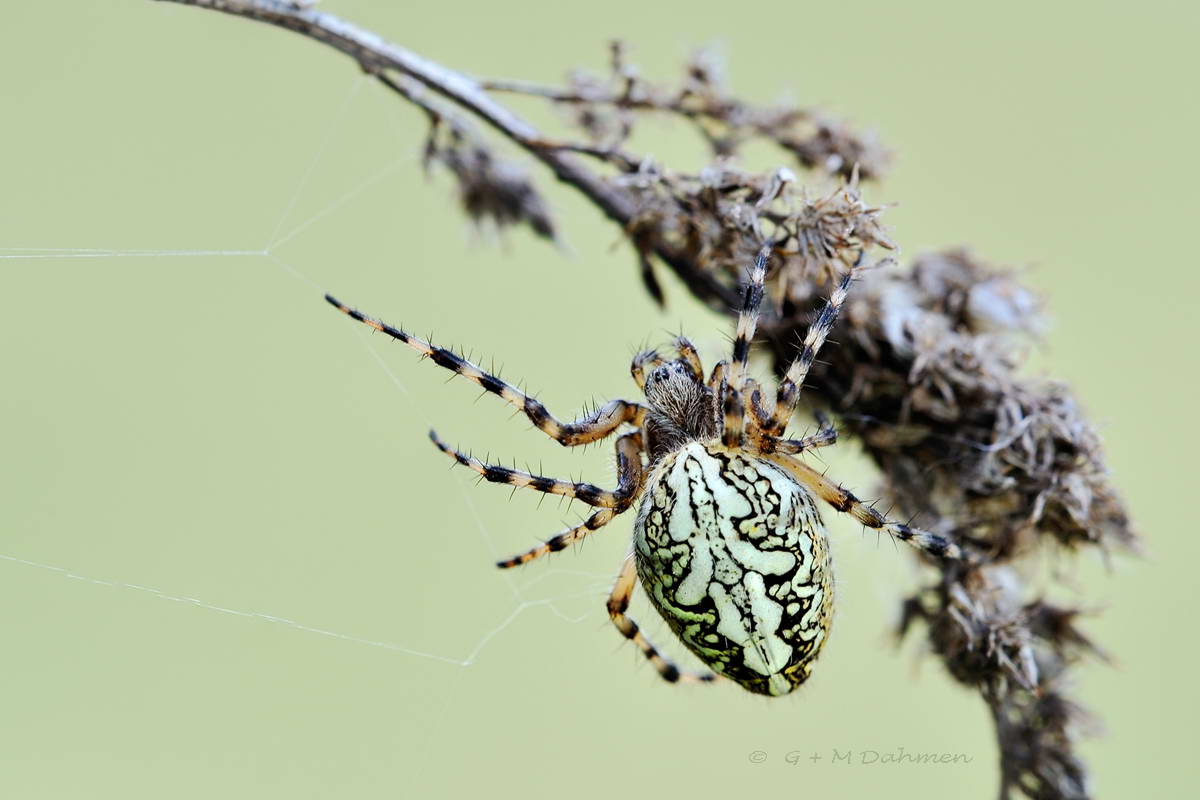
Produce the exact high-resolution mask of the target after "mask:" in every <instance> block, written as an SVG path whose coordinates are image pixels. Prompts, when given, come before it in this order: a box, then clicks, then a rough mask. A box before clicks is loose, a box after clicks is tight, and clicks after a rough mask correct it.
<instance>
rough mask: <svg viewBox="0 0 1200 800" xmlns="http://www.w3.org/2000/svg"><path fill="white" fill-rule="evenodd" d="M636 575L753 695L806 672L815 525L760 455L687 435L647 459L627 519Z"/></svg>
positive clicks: (814, 595)
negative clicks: (637, 502)
mask: <svg viewBox="0 0 1200 800" xmlns="http://www.w3.org/2000/svg"><path fill="white" fill-rule="evenodd" d="M634 553H635V557H636V560H637V569H638V575H639V577H640V578H641V581H642V585H643V586H644V587H645V589H646V592H647V594H649V596H650V599H651V602H652V603H653V604H654V606H655V608H657V609H658V611H659V613H660V614H662V616H663V619H665V620H666V621H667V624H668V625H670V626H671V629H672V630H673V631H674V632H675V634H676V635H677V636H678V637H679V638H680V640H682V641H683V643H684V644H685V645H686V646H687V647H688V649H689V650H691V651H692V652H693V653H695V654H696V655H697V656H698V657H699V658H700V659H701V660H702V661H704V663H705V664H707V665H708V666H709V667H711V668H712V669H713V671H714V672H717V673H718V674H721V675H724V676H725V677H727V678H729V679H730V680H733V681H735V682H737V683H738V684H740V685H741V686H743V687H744V688H746V689H748V690H750V691H752V692H756V693H759V694H767V695H783V694H787V693H788V692H791V691H792V690H793V689H795V688H796V687H797V686H799V685H800V684H801V683H803V682H804V681H805V679H807V678H808V674H809V665H810V663H811V662H812V660H813V659H814V658H816V656H817V653H818V651H820V649H821V645H822V644H823V643H824V641H825V636H826V634H827V633H828V630H829V623H830V619H831V616H832V611H833V594H832V590H833V581H832V573H831V571H830V561H829V546H828V542H827V541H826V534H825V527H824V525H823V524H822V522H821V518H820V515H819V514H818V513H817V507H816V503H815V501H814V499H813V496H812V494H811V493H809V491H808V490H807V489H805V488H804V487H803V486H801V485H800V484H798V483H797V482H796V481H795V480H793V479H792V478H791V477H790V476H789V475H787V473H785V472H784V471H782V470H781V469H779V468H778V467H776V466H775V465H773V464H771V463H769V462H766V461H764V460H762V459H758V458H754V457H753V456H750V455H747V454H745V453H741V452H736V451H733V450H730V449H727V448H725V447H723V446H721V445H720V444H717V443H712V444H708V445H705V444H700V443H698V442H694V443H692V444H689V445H687V446H686V447H684V448H682V449H681V450H679V451H677V452H676V453H673V454H671V455H669V456H667V457H666V458H664V459H663V461H662V462H661V463H660V464H659V465H658V466H657V468H656V469H655V471H654V474H653V475H652V476H651V478H650V481H649V483H648V484H647V486H646V493H645V496H644V498H643V501H642V506H641V509H640V512H639V514H638V519H637V522H636V524H635V526H634Z"/></svg>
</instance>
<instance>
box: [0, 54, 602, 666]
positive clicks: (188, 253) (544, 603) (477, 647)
mask: <svg viewBox="0 0 1200 800" xmlns="http://www.w3.org/2000/svg"><path fill="white" fill-rule="evenodd" d="M366 82H369V78H367V77H366V76H361V75H360V76H356V78H355V79H354V80H353V81H352V83H351V84H350V86H349V87H348V89H347V91H346V94H345V96H344V97H343V98H342V100H341V102H340V103H339V104H338V106H337V108H336V109H335V110H334V111H333V112H332V114H331V115H330V117H329V120H328V123H327V125H326V128H325V131H324V133H323V135H322V136H321V139H320V142H319V145H318V147H317V149H316V151H315V152H314V153H313V155H312V157H311V159H309V161H308V163H307V165H306V166H305V167H304V169H303V172H302V173H301V174H300V177H299V179H298V180H297V183H296V187H295V189H294V191H293V192H292V194H291V195H290V197H289V199H288V201H287V203H286V204H285V205H284V207H283V208H282V209H281V211H280V213H279V217H278V219H277V221H276V223H275V225H274V227H273V229H272V230H271V233H270V236H269V237H268V238H267V240H266V241H267V244H265V245H264V246H263V247H262V248H260V249H231V248H213V249H113V248H100V247H97V248H79V247H70V248H54V247H0V260H4V261H36V260H61V259H117V260H121V259H133V258H159V259H187V258H199V257H206V258H212V257H228V258H234V257H237V258H245V257H257V258H263V259H266V260H268V261H270V262H272V263H273V264H275V265H276V266H277V267H278V268H279V269H280V271H281V272H283V273H285V274H287V275H288V276H290V277H291V278H293V279H295V280H297V281H300V282H302V283H304V284H306V285H307V286H308V287H309V288H311V289H314V290H317V291H320V292H324V290H325V287H323V286H321V284H319V283H318V282H317V281H316V280H313V279H312V278H311V277H309V276H308V275H306V274H305V273H304V272H303V271H302V270H300V269H299V268H297V267H296V266H295V265H294V264H293V263H292V262H290V261H289V260H287V259H285V258H284V257H283V256H281V255H280V253H279V252H278V251H279V248H280V247H282V246H283V245H284V244H286V243H287V242H289V241H291V240H292V239H294V238H296V237H297V236H299V235H300V234H302V233H303V232H305V231H306V230H308V229H309V228H311V227H312V226H314V225H317V224H319V223H321V222H322V221H324V220H325V219H326V218H327V217H330V216H331V215H333V214H334V213H335V212H337V211H338V210H340V209H342V208H343V207H345V206H347V205H349V204H350V203H352V202H353V201H354V200H355V199H356V198H358V197H359V196H360V195H361V194H362V193H363V192H365V191H366V190H367V189H369V188H371V187H372V186H374V185H376V184H378V183H379V182H380V181H382V180H384V179H385V178H387V177H388V176H389V175H391V174H392V173H393V172H395V171H396V170H397V169H398V168H399V167H401V166H402V165H403V164H404V163H405V162H406V159H405V158H404V157H400V158H396V159H395V160H393V161H391V162H390V163H388V164H387V165H385V166H384V167H382V168H381V169H379V170H377V171H375V172H373V173H372V174H369V175H367V176H366V177H365V178H363V179H361V180H360V181H358V182H357V183H356V184H354V185H353V186H352V187H351V188H350V189H348V190H347V191H345V192H344V193H343V194H341V195H340V196H338V197H336V198H335V199H334V200H332V201H331V202H329V203H328V204H326V205H325V206H324V207H323V208H321V209H320V210H319V211H317V212H316V213H314V214H312V215H311V216H309V217H307V218H305V219H304V220H303V221H301V222H298V223H296V222H293V221H292V216H293V212H294V211H295V209H296V207H297V204H298V203H299V201H300V200H301V199H302V198H303V197H304V196H305V192H306V190H307V188H308V185H309V183H310V181H311V179H312V178H313V175H314V174H315V173H316V171H317V168H318V166H319V165H320V164H321V163H322V161H323V160H324V158H325V156H326V155H327V153H328V152H329V150H330V145H331V143H332V142H333V141H334V139H335V138H336V135H337V133H338V132H339V129H340V128H341V127H342V125H343V123H344V120H345V119H346V117H347V116H348V113H349V110H350V108H351V106H352V104H353V103H354V100H355V98H356V97H357V96H358V95H359V93H360V91H361V89H362V86H363V84H364V83H366ZM352 329H353V331H354V334H355V335H356V336H357V338H358V340H359V341H360V343H361V344H362V346H363V347H364V348H365V349H366V351H367V352H368V353H369V354H370V356H371V357H372V359H373V361H374V362H375V363H376V364H378V366H379V368H380V369H381V370H382V371H383V372H384V373H385V374H386V375H387V377H388V378H389V379H390V381H391V382H392V383H393V385H394V386H395V387H396V389H397V390H398V391H399V392H400V394H402V395H403V396H404V397H405V401H406V403H407V404H408V406H409V407H410V409H411V410H412V411H413V412H415V413H416V414H417V415H418V416H420V417H422V418H424V419H425V421H426V422H427V423H428V422H429V418H428V416H427V415H426V414H425V412H424V410H423V409H422V408H421V406H420V404H419V403H418V401H417V399H416V398H415V397H414V396H413V394H412V392H410V391H409V390H408V388H407V387H406V386H405V385H404V383H403V382H402V381H401V380H400V379H399V378H398V377H397V376H396V374H395V373H394V372H393V371H392V370H391V369H390V368H389V367H388V365H387V363H386V362H385V361H384V359H383V357H382V356H381V355H380V354H379V352H378V351H377V350H376V349H375V347H374V346H373V344H372V343H371V341H370V340H369V339H370V337H368V336H367V335H366V332H365V330H364V329H362V328H361V327H360V326H354V327H353V328H352ZM455 485H456V487H457V491H458V492H459V493H460V494H461V495H462V499H463V507H464V508H466V509H467V512H468V514H469V516H470V517H471V518H472V520H473V521H474V524H475V527H476V528H477V531H478V533H479V535H480V537H481V538H482V540H483V542H484V545H485V547H486V548H487V549H488V551H489V554H490V555H491V556H492V557H493V558H496V557H498V556H499V555H501V554H500V553H499V552H498V551H497V550H496V548H495V547H494V546H493V541H492V538H491V536H490V533H489V530H488V528H487V527H486V526H485V525H484V523H483V519H482V516H481V515H480V513H479V510H478V508H477V507H476V505H475V503H474V500H473V499H472V497H471V493H470V491H469V490H468V489H469V487H468V486H466V485H465V482H464V481H463V480H462V479H461V478H458V479H457V480H456V481H455ZM0 561H3V562H5V563H6V564H9V565H12V566H14V567H24V568H28V569H34V570H40V571H42V572H46V573H49V574H51V575H55V576H58V577H60V578H63V579H67V580H73V581H79V582H82V583H85V584H89V585H92V586H96V587H101V588H106V589H112V590H119V591H126V592H135V593H140V594H142V595H146V596H148V597H150V598H154V599H157V600H162V601H167V602H171V603H176V604H179V605H185V606H192V607H194V608H198V609H202V610H204V611H208V612H213V613H217V614H224V615H228V616H232V617H241V618H243V619H246V620H252V621H256V622H262V623H268V624H272V625H279V626H283V627H286V628H291V629H293V630H296V631H299V632H303V633H305V634H309V635H315V636H324V637H328V638H331V639H336V640H340V641H343V642H348V643H352V644H355V645H360V646H365V647H372V648H378V649H382V650H387V651H391V652H395V653H399V654H403V655H405V656H410V657H414V658H420V659H428V660H432V661H438V662H442V663H445V664H450V665H455V666H459V667H467V666H471V665H472V664H475V663H476V661H477V659H478V657H479V656H480V654H481V653H482V652H483V651H484V649H485V648H486V647H487V645H488V644H489V643H490V642H491V641H492V640H493V639H494V638H495V637H496V636H498V635H499V634H501V633H502V632H503V631H505V630H506V629H507V628H508V627H509V626H510V625H512V624H513V622H514V621H516V620H517V619H518V618H519V617H520V616H521V615H522V614H524V613H525V612H526V611H529V610H530V609H535V608H544V609H546V610H548V611H549V612H550V613H552V614H553V615H554V616H556V617H557V618H558V619H560V620H562V621H563V622H566V623H569V624H578V623H580V622H583V621H584V620H586V619H589V618H592V617H593V614H592V613H584V614H581V615H572V614H570V613H567V611H565V610H564V609H563V608H561V607H560V606H561V605H562V601H565V600H570V599H575V598H582V597H587V598H590V599H596V598H598V597H602V596H603V594H602V592H604V591H605V590H607V589H608V588H609V586H610V585H611V582H612V580H613V578H614V575H613V574H610V573H604V574H599V573H592V572H586V571H582V570H574V569H564V568H561V567H557V566H551V567H550V568H549V569H548V570H547V571H545V572H542V573H541V574H539V575H538V576H536V577H533V578H532V579H529V580H525V581H522V582H519V581H518V580H517V579H516V577H515V576H514V574H513V573H512V572H503V573H501V574H500V577H501V578H502V580H504V581H505V582H506V585H507V587H508V590H509V593H510V594H511V597H512V601H513V606H512V607H511V609H510V610H509V611H508V612H507V613H505V614H504V615H502V616H500V617H499V618H498V619H497V620H496V622H495V624H494V625H493V626H492V627H491V628H489V629H488V630H486V631H485V632H484V633H483V634H482V635H481V636H480V637H479V639H478V640H477V641H476V642H475V643H474V644H473V645H472V646H470V647H469V648H467V651H466V653H465V655H462V656H455V655H446V654H444V653H435V652H427V651H424V650H418V649H415V648H412V647H406V646H404V645H402V644H399V643H397V642H393V641H388V640H383V639H372V638H367V637H362V636H356V635H352V634H348V633H344V632H341V631H337V630H333V629H330V628H325V627H318V626H314V625H309V624H306V623H305V622H303V621H301V620H297V619H292V618H289V617H286V616H281V615H278V614H275V613H270V612H267V611H259V610H250V609H244V608H233V607H229V606H226V605H222V604H220V603H219V602H216V601H214V600H212V599H206V598H200V597H192V596H188V595H184V594H179V593H175V592H171V591H168V590H165V589H162V588H158V587H155V586H149V585H145V584H141V583H133V582H129V581H125V580H120V579H116V578H110V577H101V576H97V575H92V574H87V573H86V572H80V571H77V570H76V569H74V568H70V567H66V566H61V565H58V564H51V563H46V562H43V561H39V560H36V559H32V558H25V557H22V556H19V555H16V554H12V553H0ZM561 575H571V576H579V577H583V578H590V579H592V580H591V581H590V582H589V583H586V584H585V585H584V586H583V587H581V588H580V590H579V591H576V592H571V593H561V592H559V593H555V594H553V595H552V596H549V597H537V596H535V595H534V594H533V592H532V590H533V589H534V587H535V586H536V585H537V584H539V583H542V582H543V581H545V580H546V579H547V578H550V577H551V576H561ZM596 607H597V608H598V607H599V606H598V604H597V606H596Z"/></svg>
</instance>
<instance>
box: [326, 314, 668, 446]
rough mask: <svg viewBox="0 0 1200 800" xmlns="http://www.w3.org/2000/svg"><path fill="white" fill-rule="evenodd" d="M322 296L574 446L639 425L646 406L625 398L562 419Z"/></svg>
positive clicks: (463, 362)
mask: <svg viewBox="0 0 1200 800" xmlns="http://www.w3.org/2000/svg"><path fill="white" fill-rule="evenodd" d="M325 300H326V302H328V303H329V304H330V305H331V306H333V307H334V308H336V309H337V310H338V311H341V312H342V313H343V314H345V315H346V316H348V317H350V318H351V319H356V320H358V321H359V322H361V323H363V324H365V325H368V326H370V327H372V328H374V329H375V330H377V331H380V332H382V333H386V334H387V335H388V336H390V337H392V338H393V339H396V340H397V341H400V342H403V343H404V344H406V345H408V346H409V347H411V348H412V349H413V350H416V351H417V352H418V353H420V354H422V355H424V356H428V357H429V358H430V360H432V361H433V363H435V364H437V365H438V366H439V367H444V368H446V369H448V370H450V371H451V372H454V373H456V374H458V375H462V376H463V377H464V378H466V379H467V380H469V381H471V382H473V383H477V384H479V385H480V386H482V387H483V388H484V389H485V390H486V391H489V392H491V393H492V394H494V395H498V396H499V397H500V398H502V399H503V400H505V401H506V402H507V403H509V404H510V405H512V406H515V407H516V408H518V409H520V410H521V411H523V412H524V413H525V416H526V417H528V418H529V421H530V422H532V423H533V425H534V427H536V428H537V429H538V430H540V431H542V432H543V433H545V434H546V435H547V436H549V437H550V438H551V439H554V440H555V441H557V442H558V443H559V444H562V445H564V446H575V445H580V444H587V443H588V442H595V441H599V440H600V439H603V438H605V437H606V436H609V435H610V434H612V433H613V431H615V430H616V429H617V428H619V427H620V426H621V424H622V423H625V422H628V423H630V424H632V425H637V426H640V425H641V420H642V416H643V415H644V414H645V408H643V407H642V406H640V405H638V404H637V403H630V402H627V401H625V400H612V401H610V402H609V403H607V404H605V405H604V406H601V407H600V408H598V409H596V411H595V412H593V413H592V414H591V415H589V416H587V417H585V418H584V419H580V420H576V421H574V422H561V421H560V420H558V419H557V418H556V417H555V416H554V415H553V414H551V413H550V412H549V411H547V410H546V407H545V406H544V405H542V404H541V403H540V402H539V401H538V400H536V399H535V398H532V397H530V396H529V395H527V394H525V393H524V392H522V391H521V390H520V389H518V388H517V387H515V386H512V385H510V384H508V383H505V382H504V381H502V380H500V379H499V378H497V377H496V376H495V375H491V374H489V373H487V372H484V371H483V370H482V369H480V368H479V367H477V366H476V365H474V364H472V363H471V362H470V361H468V360H467V359H465V358H463V357H462V356H460V355H459V354H457V353H455V352H453V351H452V350H447V349H446V348H444V347H437V346H436V345H433V344H430V343H429V342H427V341H425V340H424V339H421V338H419V337H417V336H413V335H412V334H410V333H407V332H405V331H402V330H400V329H399V328H394V327H392V326H391V325H388V324H387V323H385V322H380V321H379V320H377V319H374V318H372V317H368V316H367V315H366V314H363V313H362V312H361V311H358V310H356V309H352V308H350V307H349V306H346V305H343V304H342V303H341V302H339V301H338V300H337V299H336V298H334V297H332V296H331V295H325Z"/></svg>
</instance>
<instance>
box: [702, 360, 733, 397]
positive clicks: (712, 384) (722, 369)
mask: <svg viewBox="0 0 1200 800" xmlns="http://www.w3.org/2000/svg"><path fill="white" fill-rule="evenodd" d="M728 373H729V362H728V361H718V362H717V363H716V364H713V369H712V374H711V375H709V376H708V384H707V386H708V388H709V389H712V390H713V391H714V392H719V391H720V390H721V384H723V383H724V382H725V376H726V375H727V374H728Z"/></svg>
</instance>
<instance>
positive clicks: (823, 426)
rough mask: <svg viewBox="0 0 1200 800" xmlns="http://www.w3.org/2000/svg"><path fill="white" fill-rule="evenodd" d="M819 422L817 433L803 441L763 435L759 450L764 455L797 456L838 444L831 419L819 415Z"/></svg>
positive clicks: (759, 440) (759, 442) (759, 439)
mask: <svg viewBox="0 0 1200 800" xmlns="http://www.w3.org/2000/svg"><path fill="white" fill-rule="evenodd" d="M817 421H818V423H819V424H820V427H819V428H818V429H817V432H816V433H814V434H813V435H812V436H805V437H804V438H803V439H780V438H778V437H776V436H771V435H770V434H761V435H760V436H759V438H758V449H759V451H760V452H762V453H788V454H789V455H796V454H799V453H803V452H804V451H805V450H812V449H814V448H817V447H828V446H829V445H831V444H836V443H837V439H838V433H837V428H835V427H833V423H832V422H830V421H829V418H828V417H826V416H825V415H824V414H818V415H817ZM760 424H761V422H760Z"/></svg>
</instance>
